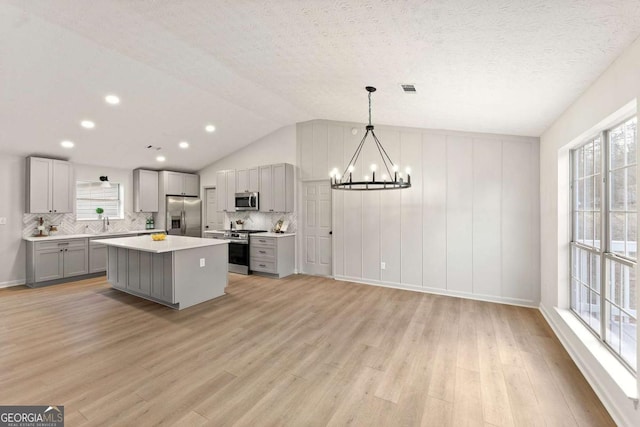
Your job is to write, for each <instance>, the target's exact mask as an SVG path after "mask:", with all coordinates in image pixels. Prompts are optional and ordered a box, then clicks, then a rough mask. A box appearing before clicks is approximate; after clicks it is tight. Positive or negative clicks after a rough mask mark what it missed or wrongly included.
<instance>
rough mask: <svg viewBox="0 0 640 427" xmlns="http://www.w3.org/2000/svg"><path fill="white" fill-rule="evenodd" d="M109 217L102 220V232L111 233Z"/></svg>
mask: <svg viewBox="0 0 640 427" xmlns="http://www.w3.org/2000/svg"><path fill="white" fill-rule="evenodd" d="M109 225H110V224H109V217H108V216H105V217H104V218H102V231H109Z"/></svg>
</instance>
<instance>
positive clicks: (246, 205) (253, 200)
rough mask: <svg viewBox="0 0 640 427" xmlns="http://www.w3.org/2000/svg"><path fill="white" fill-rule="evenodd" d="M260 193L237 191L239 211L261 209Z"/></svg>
mask: <svg viewBox="0 0 640 427" xmlns="http://www.w3.org/2000/svg"><path fill="white" fill-rule="evenodd" d="M258 196H259V195H258V193H236V210H237V211H257V210H258V209H260V204H259V202H258Z"/></svg>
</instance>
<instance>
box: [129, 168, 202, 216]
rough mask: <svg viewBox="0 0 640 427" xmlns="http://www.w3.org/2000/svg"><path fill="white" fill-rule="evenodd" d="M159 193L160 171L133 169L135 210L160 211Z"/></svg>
mask: <svg viewBox="0 0 640 427" xmlns="http://www.w3.org/2000/svg"><path fill="white" fill-rule="evenodd" d="M196 178H197V176H196ZM158 193H159V190H158V172H156V171H150V170H144V169H136V170H134V171H133V210H134V211H135V212H158Z"/></svg>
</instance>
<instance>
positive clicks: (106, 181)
mask: <svg viewBox="0 0 640 427" xmlns="http://www.w3.org/2000/svg"><path fill="white" fill-rule="evenodd" d="M100 181H101V182H102V183H101V184H100V187H101V188H111V183H110V182H109V177H108V176H101V177H100Z"/></svg>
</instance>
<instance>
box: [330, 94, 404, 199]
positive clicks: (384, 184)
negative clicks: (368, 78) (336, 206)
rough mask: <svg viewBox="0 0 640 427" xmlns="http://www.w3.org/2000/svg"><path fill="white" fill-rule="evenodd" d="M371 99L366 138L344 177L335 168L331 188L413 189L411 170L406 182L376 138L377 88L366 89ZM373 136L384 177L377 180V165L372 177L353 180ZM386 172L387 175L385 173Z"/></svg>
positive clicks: (354, 155)
mask: <svg viewBox="0 0 640 427" xmlns="http://www.w3.org/2000/svg"><path fill="white" fill-rule="evenodd" d="M365 89H366V90H367V92H369V93H368V97H369V124H368V125H367V127H366V129H367V131H366V132H365V134H364V136H363V137H362V140H361V141H360V144H358V147H357V148H356V151H355V153H353V156H352V157H351V160H350V161H349V164H347V167H346V168H345V169H344V172H343V173H342V175H341V174H340V172H339V170H338V168H333V170H331V172H330V173H329V176H330V177H331V188H332V189H334V190H356V191H366V190H401V189H403V188H409V187H411V175H410V172H411V169H410V168H406V171H405V172H406V180H405V179H404V177H403V176H402V174H401V173H400V172H398V169H399V168H398V165H396V164H395V163H393V161H391V158H390V157H389V155H388V154H387V151H386V150H385V149H384V147H383V146H382V144H381V143H380V140H378V137H377V136H376V133H375V132H374V131H373V125H372V124H371V94H372V93H373V92H375V91H376V88H375V87H373V86H367V87H366V88H365ZM369 135H371V138H373V141H374V143H375V144H376V148H377V149H378V153H380V158H381V159H382V166H383V169H382V172H383V173H382V175H381V176H380V175H378V179H376V171H377V169H378V165H376V164H375V163H374V164H372V165H371V167H370V169H371V176H369V175H365V176H364V177H363V179H362V180H361V181H358V180H357V179H356V181H354V180H353V171H354V170H355V168H356V162H357V161H358V157H360V152H362V146H363V145H364V143H365V141H366V139H367V136H369ZM385 170H386V173H384V171H385Z"/></svg>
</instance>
